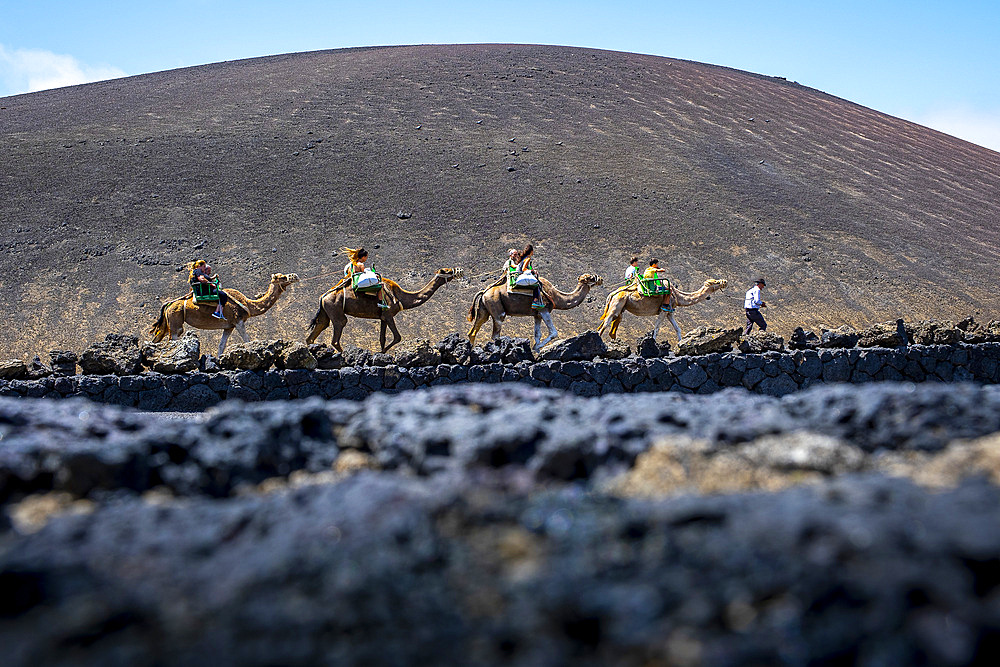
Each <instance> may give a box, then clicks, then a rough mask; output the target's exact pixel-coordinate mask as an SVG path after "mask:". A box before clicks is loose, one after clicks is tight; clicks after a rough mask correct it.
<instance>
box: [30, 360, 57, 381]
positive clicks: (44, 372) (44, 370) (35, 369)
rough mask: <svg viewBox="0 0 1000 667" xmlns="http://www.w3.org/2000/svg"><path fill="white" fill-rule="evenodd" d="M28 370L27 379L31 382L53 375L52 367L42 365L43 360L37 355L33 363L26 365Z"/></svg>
mask: <svg viewBox="0 0 1000 667" xmlns="http://www.w3.org/2000/svg"><path fill="white" fill-rule="evenodd" d="M25 367H26V369H27V375H26V377H27V379H29V380H40V379H42V378H47V377H49V376H50V375H52V367H51V366H48V365H46V364H43V363H42V358H41V357H39V356H38V355H35V356H34V357H33V358H32V360H31V361H29V362H28V363H27V364H26V366H25Z"/></svg>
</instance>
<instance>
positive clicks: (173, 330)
mask: <svg viewBox="0 0 1000 667" xmlns="http://www.w3.org/2000/svg"><path fill="white" fill-rule="evenodd" d="M167 329H169V330H170V340H177V339H178V338H180V337H181V334H182V333H184V307H183V306H181V307H180V308H179V309H177V310H176V311H174V312H172V313H170V312H168V313H167Z"/></svg>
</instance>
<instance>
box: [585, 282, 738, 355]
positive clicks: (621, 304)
mask: <svg viewBox="0 0 1000 667" xmlns="http://www.w3.org/2000/svg"><path fill="white" fill-rule="evenodd" d="M727 284H728V283H727V281H725V280H715V279H709V280H706V281H705V284H703V285H702V286H701V289H699V290H697V291H695V292H683V291H681V290H679V289H677V288H676V287H671V288H670V312H665V311H663V310H661V309H660V306H662V305H663V299H664V297H662V296H642V295H640V294H639V293H638V292H637V291H636V290H635V288H628V287H626V288H623V289H620V290H617V291H615V292H612V293H611V294H609V295H608V298H607V300H606V301H605V302H604V313H602V314H601V321H602V323H601V326H600V328H599V329H598V330H597V333H599V334H601V335H602V336H603V335H604V332H605V331H608V334H609V335H610V337H611V339H612V340H614V339H615V337H616V336H617V335H618V325H619V324H621V321H622V315H624V314H625V311H628V312H630V313H632V314H633V315H638V316H639V317H652V316H653V315H657V318H656V326H654V327H653V338H654V339H655V338H656V336H657V335H658V334H659V333H660V325H661V324H662V323H663V318H664V316H665V317H666V318H667V319H668V320H670V324H672V325H673V327H674V331H675V332H677V340H678V341H679V340H680V339H681V328H680V326H678V324H677V321H676V320H675V319H674V313H673V309H674V308H676V307H678V306H682V307H684V306H693V305H694V304H696V303H699V302H701V301H704V300H705V299H707V298H709V296H710V295H711V294H712V293H713V292H716V291H718V290H721V289H726V285H727Z"/></svg>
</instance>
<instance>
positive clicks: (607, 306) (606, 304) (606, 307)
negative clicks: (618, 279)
mask: <svg viewBox="0 0 1000 667" xmlns="http://www.w3.org/2000/svg"><path fill="white" fill-rule="evenodd" d="M615 294H618V292H617V291H614V292H612V293H611V294H609V295H608V298H607V299H605V300H604V312H603V313H601V319H600V321H601V322H603V321H604V320H605V318H606V317H607V316H608V313H610V312H611V300H612V299H613V298H614V296H615Z"/></svg>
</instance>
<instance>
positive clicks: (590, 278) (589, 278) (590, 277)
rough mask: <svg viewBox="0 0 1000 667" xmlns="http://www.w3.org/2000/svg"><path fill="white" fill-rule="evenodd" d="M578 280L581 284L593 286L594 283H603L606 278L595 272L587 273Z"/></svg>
mask: <svg viewBox="0 0 1000 667" xmlns="http://www.w3.org/2000/svg"><path fill="white" fill-rule="evenodd" d="M577 282H579V283H580V284H581V285H590V286H591V287H593V286H594V285H603V284H604V278H602V277H600V276H599V275H596V274H593V273H585V274H583V275H582V276H580V277H579V278H578V279H577Z"/></svg>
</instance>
